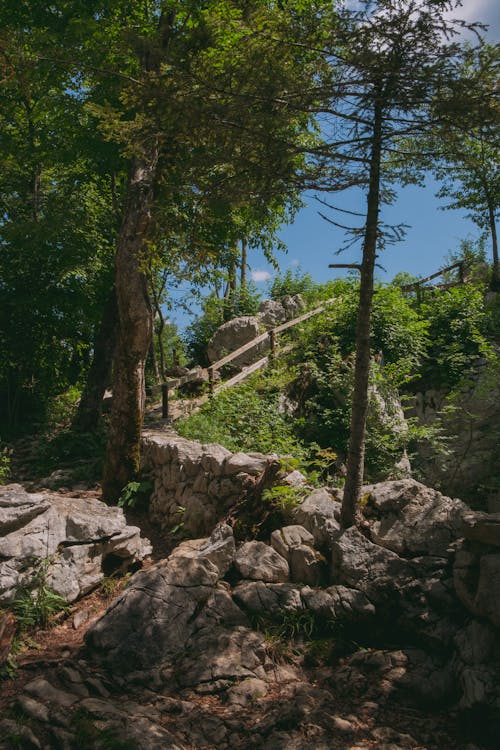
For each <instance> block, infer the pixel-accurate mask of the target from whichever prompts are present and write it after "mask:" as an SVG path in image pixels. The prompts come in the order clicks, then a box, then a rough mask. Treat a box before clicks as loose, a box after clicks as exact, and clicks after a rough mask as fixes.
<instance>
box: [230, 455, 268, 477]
mask: <svg viewBox="0 0 500 750" xmlns="http://www.w3.org/2000/svg"><path fill="white" fill-rule="evenodd" d="M269 460H270V457H269V456H264V455H263V454H262V453H235V454H234V455H232V456H229V457H228V458H227V459H226V461H225V463H224V474H226V475H227V476H233V475H234V474H240V473H241V472H243V473H244V474H250V475H251V476H259V474H262V472H263V471H264V469H266V467H267V466H268V464H269Z"/></svg>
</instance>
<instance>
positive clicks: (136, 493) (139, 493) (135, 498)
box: [118, 480, 153, 510]
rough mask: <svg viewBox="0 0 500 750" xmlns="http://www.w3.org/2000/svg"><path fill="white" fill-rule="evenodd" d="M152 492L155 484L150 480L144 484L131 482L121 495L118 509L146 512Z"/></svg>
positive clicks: (143, 482)
mask: <svg viewBox="0 0 500 750" xmlns="http://www.w3.org/2000/svg"><path fill="white" fill-rule="evenodd" d="M152 491H153V484H152V482H151V481H149V480H145V481H142V482H129V483H128V484H126V485H125V487H124V488H123V489H122V491H121V495H120V497H119V499H118V507H119V508H134V509H135V510H146V509H147V506H148V503H149V498H150V497H151V492H152Z"/></svg>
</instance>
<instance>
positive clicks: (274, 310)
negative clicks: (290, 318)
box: [259, 299, 287, 328]
mask: <svg viewBox="0 0 500 750" xmlns="http://www.w3.org/2000/svg"><path fill="white" fill-rule="evenodd" d="M259 317H260V319H261V321H262V322H263V324H264V325H265V326H266V328H274V327H275V326H277V325H279V324H280V323H284V322H285V320H286V318H287V314H286V310H285V308H284V307H283V305H282V304H281V302H278V301H277V300H274V299H264V300H262V302H261V303H260V305H259Z"/></svg>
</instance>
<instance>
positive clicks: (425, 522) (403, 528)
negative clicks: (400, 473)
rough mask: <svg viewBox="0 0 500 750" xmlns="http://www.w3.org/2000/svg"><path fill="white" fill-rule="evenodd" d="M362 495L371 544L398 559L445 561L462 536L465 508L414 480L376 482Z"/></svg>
mask: <svg viewBox="0 0 500 750" xmlns="http://www.w3.org/2000/svg"><path fill="white" fill-rule="evenodd" d="M362 494H363V498H364V500H363V502H364V515H365V517H366V518H367V519H368V520H369V521H370V526H371V533H372V538H373V541H374V542H376V543H377V544H379V545H381V546H382V547H387V549H390V550H392V551H393V552H396V553H397V554H398V555H404V556H407V557H414V556H417V555H422V554H424V555H438V556H441V557H446V556H447V555H448V554H449V553H448V548H449V547H450V544H451V543H452V542H454V541H455V540H456V539H457V538H459V537H460V536H461V535H462V530H463V521H462V516H463V514H464V513H465V512H466V510H467V506H466V505H465V504H464V503H463V502H462V501H461V500H454V499H452V498H450V497H445V496H444V495H442V494H441V493H440V492H438V491H437V490H433V489H431V488H430V487H426V486H425V485H423V484H420V482H416V481H415V480H414V479H400V480H395V481H390V482H379V483H378V484H374V485H369V486H367V487H364V488H363V491H362Z"/></svg>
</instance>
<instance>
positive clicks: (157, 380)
mask: <svg viewBox="0 0 500 750" xmlns="http://www.w3.org/2000/svg"><path fill="white" fill-rule="evenodd" d="M149 359H150V360H151V368H152V370H153V377H154V379H155V383H160V382H161V377H160V370H159V367H158V358H157V356H156V350H155V344H154V339H153V336H151V343H150V345H149Z"/></svg>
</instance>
